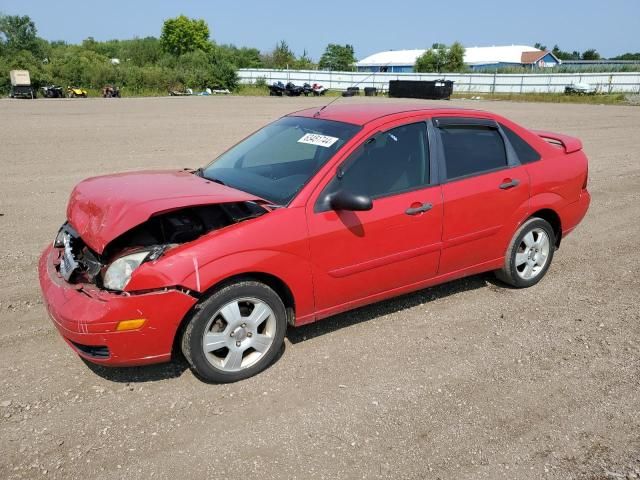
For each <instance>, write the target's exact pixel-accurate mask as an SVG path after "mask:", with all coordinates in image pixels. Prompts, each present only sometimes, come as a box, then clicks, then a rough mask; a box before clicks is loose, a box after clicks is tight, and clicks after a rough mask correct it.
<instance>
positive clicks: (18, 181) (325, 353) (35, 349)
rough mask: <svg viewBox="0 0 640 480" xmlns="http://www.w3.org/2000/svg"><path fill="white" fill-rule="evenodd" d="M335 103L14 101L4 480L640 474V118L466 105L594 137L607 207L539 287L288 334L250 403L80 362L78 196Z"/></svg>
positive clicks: (620, 111)
mask: <svg viewBox="0 0 640 480" xmlns="http://www.w3.org/2000/svg"><path fill="white" fill-rule="evenodd" d="M322 101H324V100H317V99H306V98H300V99H289V98H249V97H247V98H241V97H228V98H154V99H121V100H117V99H116V100H102V99H88V100H80V99H79V100H42V99H39V100H36V101H9V100H1V101H0V162H1V167H2V175H1V176H0V241H1V242H2V245H3V246H4V248H3V249H2V252H1V253H0V285H1V286H2V288H1V290H0V325H1V326H2V330H1V331H0V478H3V479H34V478H45V477H48V478H65V479H66V478H83V479H84V478H92V479H113V478H127V479H137V478H145V479H146V478H167V479H173V478H177V477H180V478H184V479H191V478H243V479H253V478H261V479H271V478H273V479H282V478H290V479H294V478H298V479H321V478H331V479H335V478H368V479H371V478H403V479H405V478H406V479H423V478H424V479H436V478H440V479H450V478H455V479H461V478H473V479H478V478H487V479H498V478H518V479H525V478H527V479H528V478H549V479H572V478H575V479H583V478H584V479H594V478H637V477H640V393H639V386H640V360H639V358H640V322H639V321H640V301H639V299H638V294H639V293H640V281H639V277H638V269H639V268H640V248H639V247H640V243H639V241H638V238H640V167H639V165H638V151H639V149H640V148H639V147H640V137H639V135H638V134H639V133H640V108H636V107H614V106H599V105H553V104H525V103H508V102H471V101H468V102H465V101H452V102H451V105H455V106H472V107H474V108H483V109H487V110H491V111H495V112H497V113H501V114H504V115H506V116H508V117H510V118H512V119H514V120H515V121H518V122H520V123H522V124H524V125H526V126H530V127H534V128H544V129H546V130H552V131H554V130H555V131H559V132H564V133H568V134H572V135H577V136H578V137H580V138H581V139H582V140H583V141H584V145H585V151H586V152H587V154H588V155H589V157H590V159H591V166H590V177H591V180H590V190H591V192H592V194H593V203H592V206H591V209H590V211H589V213H588V215H587V217H586V218H585V220H584V221H583V223H582V225H581V226H580V227H579V228H578V229H577V230H576V231H575V233H573V234H572V235H570V236H569V237H567V239H566V240H565V241H563V243H562V248H561V249H560V251H559V252H558V253H557V255H556V257H555V258H554V264H553V266H552V267H551V269H550V271H549V273H548V274H547V276H546V278H545V279H544V280H543V281H542V282H541V283H540V284H538V285H537V286H535V287H533V288H530V289H528V290H510V289H508V288H503V287H502V286H500V284H499V283H497V282H496V281H494V280H493V277H492V276H491V275H480V276H475V277H471V278H468V279H464V280H460V281H456V282H452V283H449V284H446V285H443V286H440V287H436V288H431V289H428V290H424V291H421V292H418V293H415V294H412V295H406V296H403V297H400V298H398V299H395V300H392V301H387V302H383V303H379V304H376V305H372V306H370V307H366V308H362V309H359V310H357V311H354V312H351V313H347V314H343V315H340V316H337V317H334V318H331V319H327V320H325V321H323V322H319V323H317V324H314V325H310V326H307V327H303V328H300V329H295V330H291V329H290V331H289V334H288V339H287V342H286V347H285V352H284V354H283V355H282V357H281V358H280V359H279V360H278V361H277V362H276V363H275V364H274V365H273V366H272V367H271V368H269V369H268V370H267V371H265V372H263V373H262V374H260V375H258V376H257V377H254V378H251V379H249V380H246V381H243V382H240V383H236V384H232V385H207V384H204V383H202V382H200V381H199V380H197V379H196V378H195V377H194V376H193V374H192V373H191V372H190V371H189V370H188V369H187V368H186V365H185V364H184V363H182V362H179V361H178V362H174V363H171V364H165V365H160V366H152V367H146V368H132V369H117V370H112V369H104V368H98V367H89V366H88V365H86V364H85V363H83V362H82V361H81V360H80V359H79V358H78V357H77V356H75V355H74V354H73V353H72V352H71V350H70V349H69V348H68V347H67V346H66V345H65V344H64V342H63V341H62V339H61V338H60V337H59V335H58V333H57V332H56V331H55V329H54V327H53V326H52V324H51V322H50V321H49V319H48V318H47V315H46V312H45V309H44V308H43V305H42V301H41V299H40V292H39V288H38V282H37V274H36V262H37V258H38V255H39V253H40V251H41V250H42V249H43V248H44V246H45V245H46V244H47V243H48V242H50V241H51V240H52V238H53V236H54V234H55V232H56V230H57V228H58V227H59V225H60V224H61V223H62V222H63V220H64V212H65V205H66V201H67V198H68V194H69V192H70V190H71V188H72V187H73V185H74V184H75V183H76V182H78V181H79V180H81V179H83V178H85V177H87V176H92V175H96V174H102V173H110V172H116V171H122V170H138V169H148V168H157V167H160V168H179V167H185V166H191V167H196V166H199V165H202V164H204V163H206V162H207V161H208V160H209V159H211V158H213V157H214V156H215V155H216V154H217V153H219V152H221V151H222V150H223V149H225V148H227V147H228V146H230V145H231V144H233V143H234V142H236V141H237V140H239V139H240V138H242V137H243V136H244V135H246V134H248V133H249V132H251V131H252V130H254V129H256V128H257V127H259V126H261V125H262V124H264V123H265V122H267V121H269V120H271V119H275V118H276V117H278V116H279V115H281V114H284V113H287V112H289V111H293V110H297V109H300V108H304V107H307V106H312V105H317V104H319V103H321V102H322ZM340 101H344V102H346V101H349V102H352V101H353V102H357V101H384V100H382V99H380V100H373V99H362V98H361V99H343V100H340ZM439 105H442V104H439ZM447 105H449V104H447Z"/></svg>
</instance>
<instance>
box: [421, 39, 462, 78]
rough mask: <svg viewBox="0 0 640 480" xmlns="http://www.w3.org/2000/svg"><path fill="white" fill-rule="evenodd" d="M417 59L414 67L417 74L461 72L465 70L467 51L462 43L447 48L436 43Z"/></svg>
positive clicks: (455, 43)
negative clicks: (465, 53)
mask: <svg viewBox="0 0 640 480" xmlns="http://www.w3.org/2000/svg"><path fill="white" fill-rule="evenodd" d="M434 46H435V48H433V47H432V48H430V49H428V50H427V51H425V52H424V53H423V54H422V55H420V56H419V57H418V58H417V59H416V63H415V65H414V67H413V69H414V71H416V72H438V73H439V72H461V71H463V70H464V69H465V65H464V52H465V49H464V47H463V46H462V44H461V43H460V42H454V43H452V44H451V46H450V47H448V48H447V46H446V45H444V44H443V43H434Z"/></svg>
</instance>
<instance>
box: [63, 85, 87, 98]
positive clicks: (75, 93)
mask: <svg viewBox="0 0 640 480" xmlns="http://www.w3.org/2000/svg"><path fill="white" fill-rule="evenodd" d="M67 97H69V98H76V97H80V98H87V91H86V90H84V89H82V88H78V87H67Z"/></svg>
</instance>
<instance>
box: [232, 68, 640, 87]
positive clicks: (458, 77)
mask: <svg viewBox="0 0 640 480" xmlns="http://www.w3.org/2000/svg"><path fill="white" fill-rule="evenodd" d="M238 75H239V76H240V83H244V84H251V83H255V82H256V81H257V80H258V79H262V78H263V79H264V80H265V81H266V82H267V83H268V84H269V85H270V84H271V83H273V82H277V81H280V82H283V83H287V82H293V83H295V84H296V85H302V84H303V83H310V84H313V83H320V84H322V85H324V86H325V87H327V88H330V89H335V90H346V89H347V87H351V86H355V85H357V86H359V87H360V89H363V88H364V87H377V88H378V89H379V90H383V91H387V90H388V89H389V80H437V79H441V78H444V79H446V80H453V81H454V84H453V89H454V91H455V92H469V93H473V92H476V93H534V92H538V93H560V92H563V91H564V87H565V86H567V85H571V84H572V83H588V84H590V85H591V86H592V87H596V88H597V89H598V91H599V92H602V93H612V92H630V93H640V72H631V73H627V72H615V73H586V72H585V73H548V74H544V73H543V74H539V73H535V74H533V73H532V74H518V73H517V74H513V73H496V74H493V73H449V74H434V73H373V74H372V73H369V72H328V71H322V70H268V69H262V68H241V69H240V70H239V71H238Z"/></svg>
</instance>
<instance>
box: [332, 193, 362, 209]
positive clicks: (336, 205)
mask: <svg viewBox="0 0 640 480" xmlns="http://www.w3.org/2000/svg"><path fill="white" fill-rule="evenodd" d="M329 204H330V205H331V208H332V209H333V210H347V211H364V210H371V209H372V208H373V201H372V200H371V197H368V196H367V195H357V194H355V193H353V192H349V191H347V190H338V191H337V192H335V193H334V194H333V195H331V199H330V200H329Z"/></svg>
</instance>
